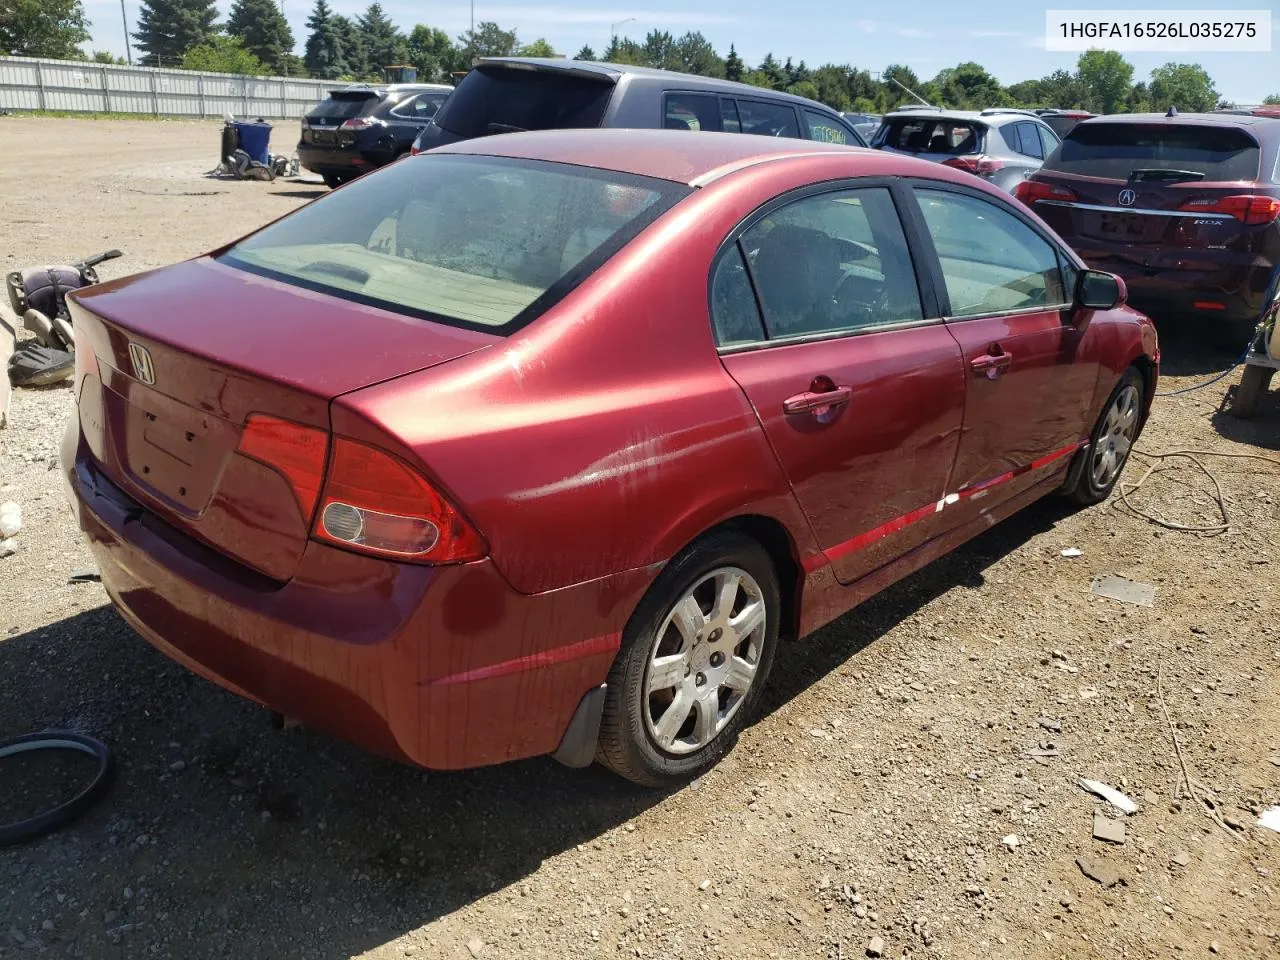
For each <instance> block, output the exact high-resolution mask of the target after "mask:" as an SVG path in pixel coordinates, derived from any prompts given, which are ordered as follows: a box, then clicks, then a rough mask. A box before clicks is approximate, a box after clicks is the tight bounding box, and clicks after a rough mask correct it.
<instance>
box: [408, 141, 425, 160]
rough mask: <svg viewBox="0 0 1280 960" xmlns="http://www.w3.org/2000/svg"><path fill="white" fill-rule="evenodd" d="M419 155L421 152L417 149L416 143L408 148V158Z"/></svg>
mask: <svg viewBox="0 0 1280 960" xmlns="http://www.w3.org/2000/svg"><path fill="white" fill-rule="evenodd" d="M420 153H422V151H421V150H419V149H418V145H417V144H416V143H415V144H414V145H413V146H411V147H410V148H409V156H411V157H416V156H417V155H418V154H420Z"/></svg>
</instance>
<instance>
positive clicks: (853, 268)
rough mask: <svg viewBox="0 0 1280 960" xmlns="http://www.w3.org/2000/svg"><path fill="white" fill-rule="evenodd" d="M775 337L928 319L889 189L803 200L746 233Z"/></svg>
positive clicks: (744, 239)
mask: <svg viewBox="0 0 1280 960" xmlns="http://www.w3.org/2000/svg"><path fill="white" fill-rule="evenodd" d="M741 243H742V247H743V249H744V250H745V251H746V254H747V257H748V258H749V260H750V264H751V272H752V275H753V276H754V278H755V282H756V290H757V292H758V293H759V295H760V301H761V306H762V307H763V309H764V322H765V327H766V330H767V332H768V336H769V338H770V339H776V338H785V337H797V336H805V335H811V334H829V333H839V332H843V331H849V332H855V331H857V330H860V329H864V328H868V327H877V326H883V325H886V324H893V323H902V322H906V321H913V320H920V319H921V317H922V316H923V314H922V312H921V308H920V293H919V289H918V287H917V286H916V279H915V272H914V269H913V266H912V262H911V255H910V253H909V251H908V248H907V241H906V237H905V236H904V234H903V231H902V224H901V222H900V221H899V220H898V213H897V209H896V208H895V207H894V204H893V198H892V196H891V195H890V193H889V191H888V190H887V189H885V188H883V187H868V188H862V189H855V190H838V191H833V192H831V193H823V194H818V195H816V196H811V197H805V198H804V199H801V200H796V201H795V202H793V203H789V204H787V205H786V206H783V207H779V208H778V209H777V210H774V211H773V212H771V213H769V214H767V215H766V216H764V217H763V218H762V219H761V220H759V221H758V222H757V223H755V224H754V225H752V226H751V227H750V228H749V229H748V230H747V231H746V232H745V233H743V235H742V241H741Z"/></svg>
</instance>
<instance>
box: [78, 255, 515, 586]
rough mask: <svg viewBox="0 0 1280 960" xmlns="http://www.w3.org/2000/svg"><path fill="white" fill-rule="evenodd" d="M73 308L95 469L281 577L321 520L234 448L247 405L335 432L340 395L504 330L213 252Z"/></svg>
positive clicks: (272, 471)
mask: <svg viewBox="0 0 1280 960" xmlns="http://www.w3.org/2000/svg"><path fill="white" fill-rule="evenodd" d="M71 311H72V316H73V320H74V326H75V330H76V340H77V364H78V369H77V384H76V387H77V391H78V404H79V416H80V425H81V430H82V433H83V435H84V438H85V442H86V444H87V446H88V448H89V452H90V453H91V454H92V456H93V458H94V460H95V461H96V466H97V469H99V470H100V471H101V472H102V473H104V474H105V475H106V476H107V478H108V479H110V480H111V481H112V482H114V483H115V484H117V485H118V486H120V487H121V488H122V489H124V490H125V491H126V492H127V493H129V494H130V495H131V496H133V497H135V498H136V499H138V500H139V501H140V502H141V503H143V504H144V505H145V506H146V507H148V508H149V509H150V510H152V511H153V512H155V513H156V514H158V515H160V516H161V517H163V518H164V519H165V520H166V521H168V522H170V523H171V524H172V525H174V526H175V527H177V528H178V529H180V530H182V531H183V532H185V533H187V534H189V535H191V536H194V537H196V538H197V539H199V540H201V541H203V542H205V543H206V544H208V545H210V546H212V547H214V548H215V549H218V550H220V551H221V552H223V553H225V554H227V555H229V556H231V557H233V558H235V559H236V560H238V561H240V562H241V563H243V564H245V565H247V566H249V567H252V568H253V569H255V570H257V571H258V572H259V573H262V574H265V575H266V576H268V577H271V578H272V579H274V580H278V581H284V580H288V579H289V577H290V576H291V575H292V574H293V571H294V570H295V568H296V567H297V564H298V561H299V560H300V559H301V556H302V551H303V549H304V548H305V546H306V542H307V538H308V534H309V530H310V521H311V517H310V516H309V515H304V508H303V507H302V506H301V505H300V503H299V499H298V497H297V496H296V495H295V493H294V488H293V486H291V484H290V482H289V481H288V479H287V478H286V476H285V475H284V473H283V472H281V471H279V470H278V469H277V468H275V467H272V466H269V465H267V464H265V463H262V462H261V461H259V460H257V459H254V458H252V457H250V456H248V455H245V454H243V453H240V452H238V449H237V448H238V446H239V443H240V438H241V435H242V433H243V432H244V425H245V422H246V420H247V419H248V418H249V416H250V415H251V414H259V415H264V416H269V417H276V418H280V419H284V420H288V421H292V422H294V423H299V424H303V425H306V426H309V427H313V428H316V429H318V430H322V431H325V432H326V433H327V432H328V430H329V402H330V401H331V400H332V399H333V398H334V397H337V396H339V395H341V394H344V393H348V392H350V391H352V390H356V389H359V388H360V387H364V386H368V385H370V384H374V383H378V382H381V381H384V380H389V379H392V378H394V377H398V376H402V375H404V374H407V373H411V372H413V371H415V370H420V369H424V368H426V367H430V366H433V365H435V364H438V363H443V362H446V361H448V360H450V359H453V358H455V357H459V356H463V355H465V354H467V353H471V352H472V351H474V350H477V349H480V348H482V347H484V346H487V345H488V344H490V343H492V342H495V341H496V340H497V339H498V338H496V337H494V336H492V335H490V334H485V333H480V332H475V331H468V330H461V329H455V328H452V327H447V326H443V325H441V324H437V323H432V322H430V321H428V320H423V319H419V318H412V317H406V316H401V315H399V314H395V313H392V312H389V311H386V310H381V309H378V308H375V307H371V306H364V305H362V304H358V303H353V302H350V301H347V300H343V299H339V298H336V297H332V296H329V295H326V294H323V293H319V292H315V291H311V290H306V289H302V288H299V287H296V286H291V285H286V284H284V283H281V282H279V281H276V280H273V279H270V278H266V277H261V276H257V275H255V274H251V273H248V272H245V271H242V270H238V269H235V268H233V267H230V266H227V265H224V264H221V263H218V262H216V261H214V260H211V259H207V258H205V259H200V260H194V261H190V262H187V263H183V264H178V265H175V266H173V267H169V268H166V269H164V270H160V271H155V272H151V273H146V274H141V275H138V276H136V277H131V278H127V279H125V280H120V281H115V282H112V283H106V284H101V285H98V286H95V287H92V288H90V289H88V290H85V291H82V292H81V295H79V296H77V297H74V298H72V300H71ZM335 357H341V362H335Z"/></svg>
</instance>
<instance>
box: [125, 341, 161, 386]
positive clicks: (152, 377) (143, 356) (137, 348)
mask: <svg viewBox="0 0 1280 960" xmlns="http://www.w3.org/2000/svg"><path fill="white" fill-rule="evenodd" d="M129 360H130V362H132V363H133V375H134V376H135V377H137V378H138V379H139V380H141V381H142V382H143V383H145V384H147V385H148V386H150V385H151V384H153V383H155V382H156V368H155V367H154V366H152V364H151V351H150V350H148V349H147V348H146V347H144V346H143V345H142V344H140V343H131V344H129Z"/></svg>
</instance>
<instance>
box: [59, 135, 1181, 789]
mask: <svg viewBox="0 0 1280 960" xmlns="http://www.w3.org/2000/svg"><path fill="white" fill-rule="evenodd" d="M175 291H180V294H179V295H180V296H181V298H182V304H181V309H177V310H175V309H174V300H173V298H174V296H175ZM1124 298H1125V293H1124V285H1123V283H1122V282H1121V281H1120V280H1118V279H1116V278H1114V277H1112V276H1110V275H1109V274H1105V273H1100V272H1097V271H1090V270H1088V269H1087V268H1086V267H1085V266H1084V264H1083V263H1082V262H1081V261H1080V260H1079V259H1078V258H1077V257H1076V255H1075V254H1073V253H1072V252H1071V251H1070V250H1069V249H1068V248H1067V246H1066V245H1065V244H1063V243H1062V242H1061V241H1060V240H1059V239H1058V238H1057V237H1056V236H1055V235H1054V234H1053V233H1052V232H1051V231H1049V230H1048V228H1046V227H1045V226H1044V225H1043V224H1042V223H1041V222H1040V221H1039V220H1038V219H1037V218H1036V217H1035V216H1034V215H1033V214H1031V213H1030V212H1029V211H1028V210H1027V209H1026V208H1025V207H1023V206H1022V205H1021V204H1018V203H1016V202H1014V201H1013V200H1012V199H1010V198H1009V197H1008V196H1007V195H1005V194H1003V193H1001V192H1000V191H998V190H996V189H994V188H993V187H991V186H989V185H987V184H985V183H982V182H981V181H979V180H977V179H975V178H973V177H970V176H968V175H966V174H964V173H961V172H959V171H956V170H952V169H949V168H947V167H944V166H941V165H939V164H930V163H924V162H920V161H916V160H913V159H911V158H908V157H900V156H894V155H892V154H889V153H873V152H869V151H861V150H859V151H855V150H849V149H847V148H844V147H840V146H836V145H830V144H811V143H805V144H801V143H798V142H797V141H795V140H787V139H783V138H775V139H769V140H767V141H766V139H765V138H761V137H740V136H727V135H716V134H708V135H706V136H685V135H683V134H679V133H674V132H671V131H645V130H608V131H600V130H577V131H563V130H561V131H546V132H540V133H527V134H516V135H512V136H502V137H489V138H484V139H482V140H478V141H477V140H472V141H468V142H465V143H459V144H456V145H453V146H445V147H441V148H439V149H438V150H434V151H431V152H429V153H427V154H424V155H422V156H419V157H414V158H411V159H408V160H404V161H401V162H398V163H394V164H391V165H390V166H388V167H386V168H384V169H382V170H379V171H377V172H375V173H373V174H370V175H369V176H367V177H362V178H360V179H358V180H356V181H355V182H353V183H351V184H349V185H348V186H346V187H344V188H343V189H341V190H338V191H335V192H334V193H332V194H330V195H328V196H325V197H322V198H320V199H319V200H317V201H315V202H314V203H311V204H308V205H306V206H304V207H301V208H299V209H298V210H296V211H295V212H293V213H291V214H289V215H288V216H286V217H284V218H282V219H280V220H277V221H275V222H274V223H272V224H269V225H268V226H266V227H263V228H262V229H261V230H259V231H258V232H256V233H254V234H251V235H250V236H248V237H247V238H245V239H243V240H241V241H239V242H237V243H235V244H232V245H230V246H228V247H225V248H223V249H221V250H219V251H217V252H215V253H213V254H210V255H208V256H205V257H200V258H196V259H194V260H190V261H187V262H184V263H179V264H175V265H173V266H170V267H165V268H162V269H160V270H155V271H151V272H148V273H145V274H140V275H138V276H134V277H131V278H127V279H123V280H115V281H110V282H107V283H103V284H100V285H98V286H95V287H91V288H88V289H87V290H84V291H80V292H77V293H74V294H72V295H71V296H70V298H69V299H70V301H71V304H72V306H71V310H72V314H73V316H74V324H75V331H76V338H77V345H76V363H77V374H76V384H75V390H76V396H77V397H78V404H79V405H78V412H77V414H76V416H75V417H74V418H73V420H72V422H71V423H70V425H69V428H68V430H67V433H66V435H65V439H64V441H63V444H62V451H61V460H60V463H61V464H63V465H64V476H65V479H66V481H67V482H68V484H69V486H70V491H71V498H72V502H73V504H74V509H75V511H76V513H77V516H78V518H79V523H80V525H81V527H82V529H83V530H84V531H85V533H86V535H87V541H88V543H89V545H90V547H91V549H92V550H93V552H94V555H95V557H96V560H97V563H98V565H99V569H100V571H101V576H102V581H103V583H104V585H105V587H106V589H107V592H108V593H109V595H110V596H111V598H112V600H113V602H114V603H115V605H116V608H117V609H118V610H119V611H120V613H121V614H122V615H123V617H124V618H125V619H126V620H127V621H128V622H129V623H131V624H132V625H133V626H134V627H136V628H137V630H138V631H139V632H140V633H141V634H142V635H143V636H144V637H145V638H146V639H147V640H149V641H150V642H151V643H153V644H155V645H156V646H157V647H159V648H160V649H161V650H162V651H163V652H165V653H166V654H168V655H169V656H171V657H173V658H175V659H177V660H178V661H179V662H181V663H183V664H185V665H187V666H188V667H190V668H191V669H193V670H195V671H196V672H197V673H200V674H201V675H203V676H205V677H207V678H209V679H212V680H214V681H215V682H217V683H220V684H222V685H223V686H225V687H227V688H228V689H230V690H232V691H234V692H236V693H239V694H241V695H244V696H247V697H250V698H252V699H255V700H258V701H261V702H262V703H264V704H266V705H267V706H269V707H270V708H271V709H272V710H275V711H278V712H279V713H281V714H283V715H285V716H289V717H293V718H296V719H299V720H301V721H302V722H305V723H307V724H311V725H314V726H315V727H318V728H321V729H323V730H327V731H330V732H331V733H333V734H336V735H338V736H342V737H345V738H348V739H350V740H353V741H355V742H357V743H361V744H364V745H365V746H366V747H368V748H370V749H373V750H376V751H380V752H382V753H385V754H387V755H390V756H393V757H398V758H401V759H404V760H408V761H411V762H413V763H417V764H421V765H423V766H426V767H430V768H441V769H443V768H458V767H468V766H476V765H480V764H490V763H497V762H500V761H505V760H511V759H514V758H517V757H527V756H533V755H539V754H554V755H555V756H556V757H557V758H558V759H560V760H561V761H562V762H564V763H567V764H570V765H586V764H587V763H590V762H591V760H592V759H593V758H595V757H599V758H600V759H601V760H602V761H603V762H604V763H605V764H606V765H608V766H609V767H611V768H612V769H613V770H615V771H617V772H618V773H619V774H621V775H622V776H624V777H628V778H630V779H632V780H635V781H637V782H639V783H644V784H652V785H658V784H671V783H678V782H681V781H683V780H685V779H687V778H689V777H692V776H695V775H697V774H699V773H700V772H702V771H704V770H706V769H707V768H708V767H710V766H711V765H712V764H713V763H715V762H716V760H717V759H718V758H719V757H720V756H721V755H723V754H724V753H725V751H726V750H728V749H729V748H730V746H731V745H732V743H733V742H734V739H735V737H736V735H737V733H738V732H739V731H740V730H741V729H742V728H743V726H744V724H745V723H747V722H748V719H749V718H750V717H751V715H752V713H753V711H754V708H755V706H756V704H757V703H758V701H759V698H760V695H761V689H762V687H763V686H764V685H765V682H766V680H767V678H768V674H769V668H770V664H771V663H772V661H773V657H774V653H775V651H776V649H777V646H778V643H779V640H780V639H781V638H798V637H802V636H804V635H806V634H808V633H810V632H812V631H813V630H815V629H816V628H818V627H819V626H821V625H822V624H824V623H826V622H828V621H830V620H831V619H833V618H835V617H837V616H839V615H840V614H841V613H843V612H844V611H846V610H848V609H850V608H851V607H853V606H854V605H855V604H857V603H859V602H860V601H862V600H864V599H866V598H867V597H869V596H871V595H872V594H874V593H875V592H876V591H878V590H881V589H882V588H884V587H885V586H887V585H889V584H890V583H892V582H894V581H895V580H898V579H899V578H901V577H904V576H906V575H907V574H909V573H911V572H913V571H915V570H918V569H919V568H920V567H922V566H924V565H925V564H926V563H928V562H929V561H930V560H932V559H933V558H935V557H938V556H941V555H942V554H944V553H946V552H947V551H949V550H952V549H954V548H955V547H956V546H958V545H959V544H961V543H963V542H964V541H965V540H967V539H969V538H970V537H972V536H974V535H976V534H978V533H980V532H982V531H985V530H988V529H989V528H990V527H991V525H992V524H993V523H995V522H997V521H999V520H1000V519H1002V518H1004V517H1006V516H1008V515H1010V514H1011V513H1013V512H1014V511H1016V510H1018V509H1019V508H1021V507H1023V506H1025V505H1026V504H1028V503H1030V502H1032V501H1033V500H1035V499H1037V498H1039V497H1042V496H1046V495H1048V494H1051V493H1054V492H1055V491H1064V492H1066V493H1068V494H1070V495H1071V496H1072V497H1074V498H1075V499H1076V500H1077V501H1078V502H1079V503H1083V504H1092V503H1097V502H1100V501H1102V500H1103V499H1105V498H1106V497H1107V495H1108V493H1109V492H1110V491H1111V490H1112V488H1113V486H1114V484H1115V483H1116V478H1117V477H1118V476H1119V474H1120V471H1121V469H1122V468H1123V466H1124V464H1125V460H1126V458H1127V456H1128V454H1129V450H1130V448H1131V445H1132V443H1133V442H1134V440H1135V439H1136V438H1137V437H1138V434H1139V432H1140V430H1141V429H1142V425H1143V422H1144V420H1145V418H1146V416H1147V411H1148V408H1149V405H1150V403H1151V398H1152V395H1153V393H1154V391H1155V387H1156V380H1157V370H1158V362H1159V352H1158V349H1157V342H1156V335H1155V331H1154V327H1153V326H1152V325H1151V323H1150V321H1148V320H1147V319H1146V318H1144V317H1142V316H1140V315H1139V314H1137V313H1135V312H1134V311H1132V310H1130V309H1129V308H1128V307H1126V306H1125V305H1124Z"/></svg>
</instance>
